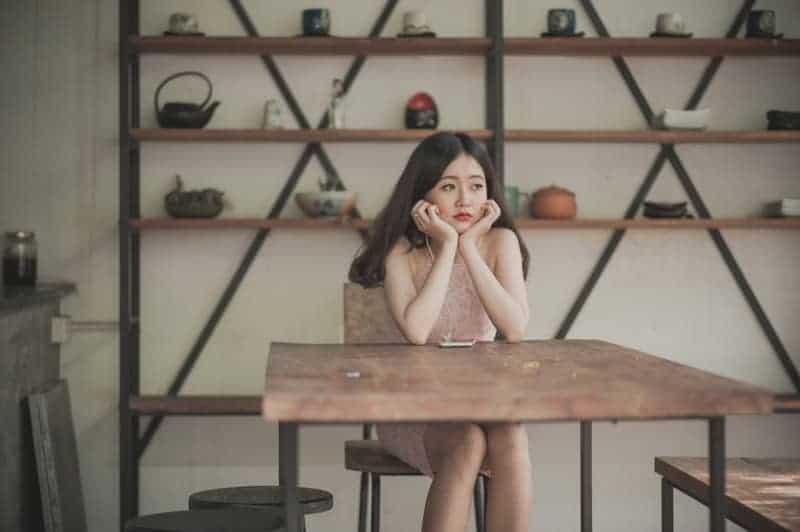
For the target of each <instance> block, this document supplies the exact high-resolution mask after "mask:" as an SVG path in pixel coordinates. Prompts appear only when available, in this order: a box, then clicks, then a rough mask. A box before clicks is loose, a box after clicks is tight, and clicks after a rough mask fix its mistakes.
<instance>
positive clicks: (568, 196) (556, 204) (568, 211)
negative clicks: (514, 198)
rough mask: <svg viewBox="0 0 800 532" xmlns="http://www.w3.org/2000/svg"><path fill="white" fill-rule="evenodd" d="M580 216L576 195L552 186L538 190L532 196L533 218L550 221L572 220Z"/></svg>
mask: <svg viewBox="0 0 800 532" xmlns="http://www.w3.org/2000/svg"><path fill="white" fill-rule="evenodd" d="M577 214H578V205H577V203H576V202H575V193H574V192H572V191H570V190H567V189H566V188H561V187H557V186H555V185H550V186H549V187H544V188H540V189H538V190H536V191H535V192H534V193H533V196H531V216H533V217H534V218H545V219H548V220H570V219H573V218H575V216H576V215H577Z"/></svg>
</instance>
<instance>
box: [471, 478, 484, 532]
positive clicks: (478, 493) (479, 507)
mask: <svg viewBox="0 0 800 532" xmlns="http://www.w3.org/2000/svg"><path fill="white" fill-rule="evenodd" d="M484 488H485V486H484V483H483V477H482V476H480V475H478V478H477V479H475V490H474V492H473V501H472V505H473V506H474V507H475V530H476V532H486V500H485V492H484Z"/></svg>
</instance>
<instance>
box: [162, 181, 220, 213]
mask: <svg viewBox="0 0 800 532" xmlns="http://www.w3.org/2000/svg"><path fill="white" fill-rule="evenodd" d="M223 194H224V192H222V191H221V190H217V189H215V188H204V189H203V190H186V191H184V190H183V181H182V180H181V176H179V175H177V174H176V175H175V188H174V189H173V190H172V191H171V192H170V193H169V194H167V195H166V196H164V207H165V208H166V209H167V212H168V213H169V215H170V216H172V217H174V218H214V217H215V216H217V215H219V213H220V212H222V207H223V202H222V195H223Z"/></svg>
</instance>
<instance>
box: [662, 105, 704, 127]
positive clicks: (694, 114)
mask: <svg viewBox="0 0 800 532" xmlns="http://www.w3.org/2000/svg"><path fill="white" fill-rule="evenodd" d="M710 120H711V109H692V110H683V109H664V111H663V112H661V113H659V114H658V115H657V116H655V117H654V118H653V127H656V128H658V129H706V128H707V127H708V123H709V121H710Z"/></svg>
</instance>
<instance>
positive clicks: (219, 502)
mask: <svg viewBox="0 0 800 532" xmlns="http://www.w3.org/2000/svg"><path fill="white" fill-rule="evenodd" d="M297 498H298V501H299V503H300V513H301V514H302V515H303V520H302V521H301V531H303V532H304V531H305V529H306V520H305V515H306V514H316V513H320V512H327V511H328V510H330V509H331V508H333V495H332V494H331V493H330V492H327V491H325V490H319V489H314V488H300V487H298V488H297ZM201 508H203V509H211V508H247V509H249V510H271V511H278V512H279V513H280V512H282V511H283V493H282V491H281V488H280V486H235V487H230V488H219V489H212V490H205V491H198V492H197V493H193V494H191V495H190V496H189V509H191V510H194V509H201Z"/></svg>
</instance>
